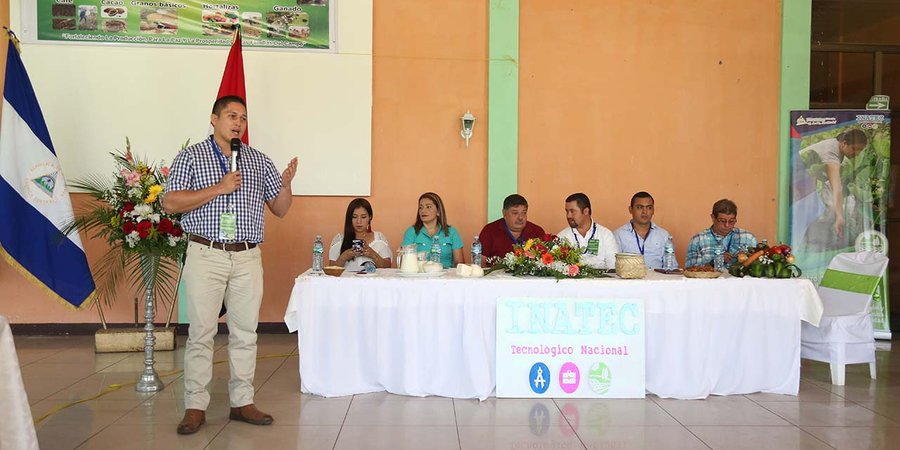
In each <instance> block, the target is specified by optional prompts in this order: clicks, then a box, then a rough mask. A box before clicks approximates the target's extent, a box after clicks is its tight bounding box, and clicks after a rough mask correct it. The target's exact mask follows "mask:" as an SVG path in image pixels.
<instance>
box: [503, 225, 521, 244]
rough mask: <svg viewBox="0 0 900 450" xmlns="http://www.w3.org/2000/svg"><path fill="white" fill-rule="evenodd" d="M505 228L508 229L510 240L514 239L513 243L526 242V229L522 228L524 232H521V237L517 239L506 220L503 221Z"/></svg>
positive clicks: (507, 233)
mask: <svg viewBox="0 0 900 450" xmlns="http://www.w3.org/2000/svg"><path fill="white" fill-rule="evenodd" d="M503 228H504V229H505V230H506V235H507V236H509V240H511V241H512V243H513V244H524V243H525V230H524V229H523V230H522V233H521V234H519V238H518V239H516V238H515V237H513V235H512V231H510V230H509V225H507V224H506V221H505V220H504V221H503Z"/></svg>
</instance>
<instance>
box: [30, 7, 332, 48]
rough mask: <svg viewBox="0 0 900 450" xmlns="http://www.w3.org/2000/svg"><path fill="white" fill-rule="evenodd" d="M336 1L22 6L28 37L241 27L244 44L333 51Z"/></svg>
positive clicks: (166, 41) (225, 38)
mask: <svg viewBox="0 0 900 450" xmlns="http://www.w3.org/2000/svg"><path fill="white" fill-rule="evenodd" d="M334 1H335V0H219V1H208V2H201V1H196V0H183V1H143V0H141V1H139V0H37V1H36V2H22V7H23V18H26V21H25V24H26V30H25V31H26V36H25V37H26V38H28V39H29V40H34V41H36V42H48V41H49V42H59V41H65V42H93V43H115V44H141V45H148V44H149V45H193V46H227V45H231V42H232V37H233V36H234V32H235V30H236V29H237V28H238V27H240V28H241V32H242V35H243V37H244V39H243V46H244V47H268V48H287V49H312V50H333V49H334V45H333V44H334V39H333V32H332V31H333V26H334V15H333V14H332V12H333V10H334V8H333V6H334V5H333V3H334ZM29 20H30V22H29ZM29 23H30V24H31V26H29V25H28V24H29ZM32 27H33V28H32ZM35 31H36V33H35Z"/></svg>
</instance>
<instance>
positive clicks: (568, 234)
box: [556, 192, 619, 269]
mask: <svg viewBox="0 0 900 450" xmlns="http://www.w3.org/2000/svg"><path fill="white" fill-rule="evenodd" d="M566 220H567V221H568V222H569V226H568V228H563V229H562V231H560V232H559V233H557V234H556V235H557V236H559V238H560V239H565V240H567V241H569V243H570V244H572V245H573V246H575V247H576V248H579V249H583V250H584V256H583V257H582V261H584V262H585V263H587V264H588V265H590V266H593V267H597V268H600V269H612V268H614V267H615V266H616V253H617V252H618V251H619V245H618V244H617V243H616V238H615V237H614V236H613V234H612V231H609V229H608V228H606V227H604V226H603V225H600V224H598V223H595V222H594V219H593V218H592V217H591V200H590V199H589V198H588V196H587V195H584V194H583V193H581V192H579V193H576V194H572V195H570V196H568V197H566Z"/></svg>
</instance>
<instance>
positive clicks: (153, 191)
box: [144, 184, 163, 205]
mask: <svg viewBox="0 0 900 450" xmlns="http://www.w3.org/2000/svg"><path fill="white" fill-rule="evenodd" d="M149 190H150V193H149V194H147V198H145V199H144V203H146V204H148V205H149V204H150V203H153V202H155V201H156V197H157V196H158V195H159V194H160V193H162V191H163V188H162V186H160V185H158V184H154V185H153V186H150V189H149Z"/></svg>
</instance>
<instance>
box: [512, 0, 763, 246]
mask: <svg viewBox="0 0 900 450" xmlns="http://www.w3.org/2000/svg"><path fill="white" fill-rule="evenodd" d="M521 5H522V9H521V19H520V21H521V46H520V57H521V64H520V76H519V80H520V85H519V91H520V106H519V114H520V118H519V121H520V122H519V123H520V125H519V190H520V192H521V193H522V194H523V195H525V196H526V198H528V200H529V205H530V207H529V218H530V219H531V220H532V221H534V222H535V223H538V224H539V225H542V226H543V227H544V228H546V229H547V231H548V232H550V233H556V232H557V231H559V230H560V229H562V228H563V227H565V226H566V222H565V213H564V212H563V201H564V200H565V197H566V196H567V195H569V194H571V193H573V192H579V191H583V192H585V193H586V194H587V195H588V196H589V197H590V198H591V203H592V206H593V209H594V219H595V220H596V221H597V222H598V223H600V224H603V225H604V226H606V227H608V228H611V229H614V228H617V227H619V226H621V225H622V224H623V223H625V222H626V221H627V220H628V219H630V216H629V215H628V211H627V208H628V202H629V200H630V199H631V196H632V195H633V194H634V193H635V192H637V191H641V190H645V191H648V192H650V193H651V194H652V195H653V196H654V198H655V199H656V210H657V213H656V216H655V217H654V220H655V221H656V222H657V223H659V224H660V225H661V226H663V227H664V228H667V229H668V230H669V231H670V232H671V233H672V234H673V235H674V238H675V245H676V248H677V255H678V259H679V261H681V262H683V261H684V255H685V251H686V248H687V244H688V241H689V239H690V236H691V235H692V234H693V233H696V232H697V231H699V230H700V229H701V228H703V227H707V226H709V224H710V223H711V221H710V218H709V214H710V210H711V208H712V204H713V202H715V201H716V200H718V199H719V198H722V197H727V198H731V199H732V200H734V201H735V202H737V204H738V211H739V215H738V219H739V222H738V226H739V227H743V228H747V229H750V230H752V231H753V232H755V233H756V234H757V236H758V237H760V238H769V239H770V240H773V239H774V237H775V229H776V228H775V227H776V222H777V204H776V180H777V157H778V81H779V67H780V66H779V46H780V27H781V15H780V3H779V2H778V1H776V0H759V1H753V2H729V1H722V0H701V1H697V0H679V1H672V0H670V1H641V2H634V1H628V0H615V1H604V2H595V1H591V0H578V1H568V2H528V1H523V2H521Z"/></svg>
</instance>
